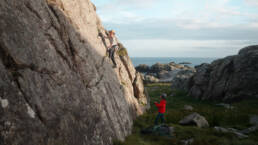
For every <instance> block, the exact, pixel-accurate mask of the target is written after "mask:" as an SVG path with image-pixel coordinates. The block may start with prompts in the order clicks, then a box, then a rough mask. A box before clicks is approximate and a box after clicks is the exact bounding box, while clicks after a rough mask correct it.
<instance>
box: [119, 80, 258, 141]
mask: <svg viewBox="0 0 258 145" xmlns="http://www.w3.org/2000/svg"><path fill="white" fill-rule="evenodd" d="M146 87H147V91H148V93H149V95H150V98H151V109H150V110H148V111H147V112H146V113H145V114H144V115H142V116H140V117H138V118H137V119H136V120H135V122H134V128H133V132H132V135H130V136H128V137H127V138H126V140H125V142H121V141H115V142H114V145H180V141H181V140H185V139H190V138H193V139H194V142H193V143H192V145H257V144H258V131H256V132H253V133H252V134H250V135H249V137H248V138H247V139H239V138H238V137H236V136H235V135H234V134H231V133H221V132H217V131H215V130H214V129H213V127H214V126H222V127H232V128H236V129H245V128H247V127H250V126H251V125H250V124H249V115H254V114H258V107H257V106H258V100H255V99H254V100H245V101H242V102H238V103H233V104H231V105H232V106H234V109H226V108H224V107H220V106H216V105H215V104H217V103H218V102H209V101H200V100H196V99H193V98H191V97H187V95H186V93H185V92H182V91H176V92H172V91H171V89H170V84H160V83H159V84H147V85H146ZM163 92H165V93H167V94H168V98H167V111H166V114H165V119H166V123H167V124H168V125H170V126H173V127H175V133H174V135H173V137H172V138H168V137H161V136H154V135H142V134H140V130H141V129H143V128H146V127H148V126H151V125H153V123H154V119H155V116H156V114H157V109H156V107H155V105H153V103H154V102H156V101H159V96H160V94H161V93H163ZM184 105H191V106H193V107H194V110H193V111H185V110H184V109H183V108H184ZM192 112H197V113H199V114H201V115H202V116H204V117H205V118H206V119H207V120H208V122H209V124H210V126H211V127H210V128H197V127H194V126H181V125H179V124H178V122H179V120H181V119H182V118H183V117H184V116H186V115H189V114H190V113H192Z"/></svg>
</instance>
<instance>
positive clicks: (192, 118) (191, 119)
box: [179, 113, 209, 128]
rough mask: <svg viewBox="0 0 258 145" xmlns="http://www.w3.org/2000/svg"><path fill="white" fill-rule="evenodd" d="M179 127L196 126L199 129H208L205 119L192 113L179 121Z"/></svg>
mask: <svg viewBox="0 0 258 145" xmlns="http://www.w3.org/2000/svg"><path fill="white" fill-rule="evenodd" d="M179 124H181V125H196V126H198V127H200V128H204V127H209V123H208V121H207V120H206V119H205V117H203V116H201V115H200V114H198V113H192V114H190V115H188V116H186V117H185V118H184V119H182V120H180V121H179Z"/></svg>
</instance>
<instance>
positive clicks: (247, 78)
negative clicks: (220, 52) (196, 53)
mask: <svg viewBox="0 0 258 145" xmlns="http://www.w3.org/2000/svg"><path fill="white" fill-rule="evenodd" d="M196 70H197V72H196V73H195V75H194V76H193V77H192V78H191V79H190V82H189V83H188V85H189V86H188V87H189V94H190V95H191V96H194V97H197V98H201V99H211V100H224V101H231V100H236V99H242V98H247V97H258V89H257V87H258V45H256V46H249V47H246V48H243V49H241V50H240V51H239V53H238V55H234V56H228V57H226V58H223V59H219V60H216V61H214V62H212V63H211V64H202V65H200V66H198V67H196Z"/></svg>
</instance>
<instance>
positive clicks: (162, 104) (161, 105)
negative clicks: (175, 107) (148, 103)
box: [155, 99, 167, 113]
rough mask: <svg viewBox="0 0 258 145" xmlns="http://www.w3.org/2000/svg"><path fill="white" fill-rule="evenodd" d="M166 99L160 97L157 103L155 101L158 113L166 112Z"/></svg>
mask: <svg viewBox="0 0 258 145" xmlns="http://www.w3.org/2000/svg"><path fill="white" fill-rule="evenodd" d="M166 103H167V102H166V100H164V99H162V100H161V101H160V102H159V103H155V105H156V106H157V108H158V111H159V113H165V112H166Z"/></svg>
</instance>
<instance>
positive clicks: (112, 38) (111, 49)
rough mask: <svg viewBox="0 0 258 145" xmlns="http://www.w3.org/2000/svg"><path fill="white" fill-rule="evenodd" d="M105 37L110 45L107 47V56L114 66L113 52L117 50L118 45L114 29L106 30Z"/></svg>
mask: <svg viewBox="0 0 258 145" xmlns="http://www.w3.org/2000/svg"><path fill="white" fill-rule="evenodd" d="M107 38H108V39H109V40H110V45H109V47H108V53H109V58H110V59H111V60H112V62H113V63H114V67H116V61H115V52H116V51H117V50H118V48H119V47H118V43H117V40H116V37H115V31H114V30H110V31H108V37H107Z"/></svg>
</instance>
